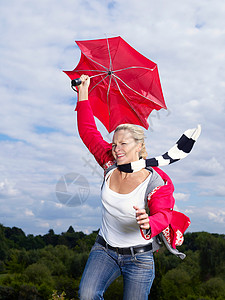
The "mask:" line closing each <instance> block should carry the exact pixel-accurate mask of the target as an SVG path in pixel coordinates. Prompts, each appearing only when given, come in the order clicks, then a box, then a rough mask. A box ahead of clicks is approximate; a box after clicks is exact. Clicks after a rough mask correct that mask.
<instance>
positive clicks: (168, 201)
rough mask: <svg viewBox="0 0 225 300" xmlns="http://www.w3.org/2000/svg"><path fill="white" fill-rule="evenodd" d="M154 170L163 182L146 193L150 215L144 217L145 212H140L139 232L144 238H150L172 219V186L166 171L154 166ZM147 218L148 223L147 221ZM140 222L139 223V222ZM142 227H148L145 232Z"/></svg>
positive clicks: (173, 201)
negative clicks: (140, 225)
mask: <svg viewBox="0 0 225 300" xmlns="http://www.w3.org/2000/svg"><path fill="white" fill-rule="evenodd" d="M154 169H155V171H156V172H157V173H158V174H159V175H160V176H161V178H162V179H163V181H164V182H165V184H164V185H163V186H159V187H156V188H155V189H154V190H153V191H152V192H151V193H150V194H149V195H148V207H149V211H150V216H148V219H147V217H146V212H144V211H143V212H142V216H143V217H142V216H141V217H142V220H141V221H142V222H141V223H142V225H144V226H142V227H141V233H142V236H143V237H144V238H145V239H150V238H152V237H154V236H156V235H158V234H159V233H161V232H162V231H163V230H164V229H165V228H166V227H167V226H168V225H169V224H170V223H171V219H172V213H173V207H174V203H175V200H174V197H173V192H174V186H173V183H172V181H171V179H170V178H169V176H167V174H166V173H164V172H163V171H162V170H160V169H159V168H154ZM147 220H148V223H147ZM139 224H140V223H139ZM143 229H150V231H149V232H148V233H147V234H145V233H144V231H143Z"/></svg>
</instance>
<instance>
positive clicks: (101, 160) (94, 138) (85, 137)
mask: <svg viewBox="0 0 225 300" xmlns="http://www.w3.org/2000/svg"><path fill="white" fill-rule="evenodd" d="M76 111H77V126H78V131H79V135H80V137H81V139H82V141H83V142H84V144H85V145H86V147H87V148H88V149H89V151H90V152H91V153H92V154H93V155H94V157H95V159H96V161H97V162H98V164H99V165H100V166H101V167H103V166H104V164H106V163H107V162H109V161H114V158H113V155H112V144H110V143H107V142H106V141H105V140H104V139H103V137H102V135H101V134H100V132H99V131H98V130H97V127H96V124H95V120H94V116H93V112H92V109H91V106H90V104H89V101H88V100H85V101H79V102H78V103H77V107H76Z"/></svg>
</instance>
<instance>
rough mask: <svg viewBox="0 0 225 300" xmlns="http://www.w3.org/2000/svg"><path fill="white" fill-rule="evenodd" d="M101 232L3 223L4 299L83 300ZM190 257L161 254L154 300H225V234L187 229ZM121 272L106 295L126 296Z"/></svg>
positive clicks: (0, 291) (0, 271) (0, 275)
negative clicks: (27, 229)
mask: <svg viewBox="0 0 225 300" xmlns="http://www.w3.org/2000/svg"><path fill="white" fill-rule="evenodd" d="M96 236H97V231H93V232H92V233H91V234H84V233H83V232H75V231H74V229H73V227H72V226H70V227H69V229H68V230H67V231H66V232H62V233H61V234H55V233H54V230H53V229H50V230H49V231H48V233H47V234H45V235H37V236H34V235H31V234H28V235H26V234H25V233H24V232H23V231H22V230H21V229H20V228H17V227H12V228H10V227H5V226H3V225H1V224H0V300H1V299H4V300H14V299H15V300H16V299H19V300H26V299H27V300H28V299H30V300H34V299H35V300H50V299H68V300H71V299H78V287H79V282H80V278H81V275H82V272H83V269H84V266H85V263H86V261H87V258H88V255H89V252H90V249H91V247H92V245H93V244H94V242H95V239H96ZM179 250H180V251H182V252H184V253H185V254H186V255H187V257H186V258H185V259H184V260H181V259H179V258H177V257H176V256H174V255H172V254H170V253H169V252H168V251H167V250H166V249H165V248H162V249H160V250H159V251H158V252H157V253H155V266H156V278H155V280H154V283H153V286H152V289H151V295H150V298H149V299H151V300H181V299H183V300H225V235H223V234H222V235H221V234H210V233H207V232H194V233H186V234H185V236H184V244H183V245H182V246H180V247H179ZM122 294H123V282H122V278H121V277H119V278H118V279H116V280H115V282H114V283H113V284H112V285H111V286H110V287H109V288H108V290H107V292H106V295H105V299H106V300H107V299H108V300H110V299H112V300H117V299H118V300H120V299H122Z"/></svg>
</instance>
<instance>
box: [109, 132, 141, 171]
mask: <svg viewBox="0 0 225 300" xmlns="http://www.w3.org/2000/svg"><path fill="white" fill-rule="evenodd" d="M140 150H141V144H140V143H139V144H137V143H136V142H135V140H134V138H133V137H132V134H131V133H130V131H129V130H119V131H117V132H115V133H114V136H113V141H112V154H113V156H114V158H115V160H116V162H117V164H118V165H122V164H127V163H130V162H132V161H136V160H139V152H140Z"/></svg>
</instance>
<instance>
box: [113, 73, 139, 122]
mask: <svg viewBox="0 0 225 300" xmlns="http://www.w3.org/2000/svg"><path fill="white" fill-rule="evenodd" d="M113 79H114V80H115V82H116V85H117V87H118V90H119V92H120V94H121V95H122V97H123V98H124V100H125V101H126V102H127V104H128V105H129V106H130V107H131V109H132V110H133V111H134V113H135V115H136V116H137V117H138V119H139V120H140V122H141V123H142V124H143V122H142V120H141V119H140V117H139V116H138V114H137V113H136V111H135V109H134V108H133V107H132V105H131V104H130V103H129V102H128V101H127V99H126V97H125V96H124V94H123V92H122V91H121V88H120V86H119V83H118V82H117V80H116V76H115V75H114V76H113Z"/></svg>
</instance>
